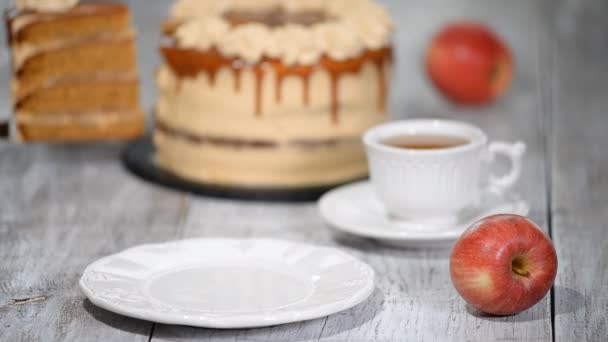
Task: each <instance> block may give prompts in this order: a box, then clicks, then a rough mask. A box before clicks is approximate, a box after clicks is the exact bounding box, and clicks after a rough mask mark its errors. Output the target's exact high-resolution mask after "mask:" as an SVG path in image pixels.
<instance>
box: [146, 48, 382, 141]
mask: <svg viewBox="0 0 608 342" xmlns="http://www.w3.org/2000/svg"><path fill="white" fill-rule="evenodd" d="M193 53H194V54H195V55H198V54H200V52H193ZM385 53H386V54H385ZM388 53H389V52H388V51H387V52H382V53H380V52H378V53H377V54H376V55H375V56H377V59H369V60H364V59H363V58H362V59H358V60H352V61H348V62H344V63H343V64H340V63H338V64H337V66H332V67H331V69H328V68H326V67H324V66H316V67H315V66H311V67H305V68H304V67H300V68H298V67H292V68H288V67H285V66H283V65H281V64H280V63H276V64H264V68H263V69H257V68H256V67H253V66H252V67H247V66H243V67H241V68H236V67H234V64H224V63H223V62H218V61H217V60H216V59H215V57H214V56H213V55H211V57H209V56H206V57H202V58H193V59H189V58H186V59H184V60H181V59H176V60H173V59H169V60H170V61H171V62H173V63H177V65H173V66H162V67H161V68H160V70H159V72H158V75H157V83H158V85H159V89H160V97H159V101H158V106H157V116H158V119H159V120H161V121H163V122H165V123H167V124H169V125H171V126H172V127H175V128H179V129H184V130H188V131H190V132H192V133H197V134H203V135H214V136H222V135H223V134H225V132H230V133H231V134H232V135H236V136H239V137H243V138H265V139H271V140H273V141H287V140H293V139H309V138H313V139H332V138H336V137H353V136H359V135H361V134H362V133H363V132H364V131H365V130H366V129H367V128H369V127H371V126H374V125H376V124H378V123H380V122H382V121H384V120H385V119H386V115H385V108H386V107H385V101H386V89H387V84H386V82H387V80H388V73H389V72H390V68H391V63H390V55H389V54H388ZM169 58H171V57H169ZM178 60H179V61H178ZM184 61H191V62H190V63H188V62H184ZM326 63H328V64H327V65H329V63H330V62H329V60H328V61H327V62H326ZM201 65H204V66H203V67H201ZM379 65H381V66H379ZM338 66H339V68H338ZM175 68H179V69H180V71H181V74H178V73H176V71H175V70H174V69H175ZM338 70H339V71H338Z"/></svg>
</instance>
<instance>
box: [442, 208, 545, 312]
mask: <svg viewBox="0 0 608 342" xmlns="http://www.w3.org/2000/svg"><path fill="white" fill-rule="evenodd" d="M556 272H557V255H556V254H555V248H553V244H552V243H551V240H550V239H549V237H548V236H547V235H546V234H545V233H544V232H543V231H542V230H540V228H538V226H537V225H536V224H534V222H532V221H530V220H528V219H527V218H525V217H521V216H517V215H494V216H490V217H487V218H484V219H482V220H481V221H479V222H477V223H475V224H474V225H473V226H471V227H470V228H469V229H467V230H466V231H465V232H464V233H463V234H462V236H461V237H460V239H459V240H458V241H457V242H456V245H455V246H454V250H453V251H452V256H451V257H450V274H451V276H452V283H453V284H454V287H455V288H456V290H457V291H458V293H459V294H460V295H461V296H462V298H464V300H465V301H467V303H469V304H470V305H471V306H473V307H474V308H476V309H478V310H479V311H482V312H485V313H488V314H492V315H512V314H515V313H518V312H521V311H524V310H526V309H528V308H530V307H532V306H533V305H534V304H536V303H538V301H540V300H541V299H542V298H543V297H544V296H545V295H546V294H547V292H548V291H549V290H550V289H551V286H552V285H553V281H554V280H555V274H556Z"/></svg>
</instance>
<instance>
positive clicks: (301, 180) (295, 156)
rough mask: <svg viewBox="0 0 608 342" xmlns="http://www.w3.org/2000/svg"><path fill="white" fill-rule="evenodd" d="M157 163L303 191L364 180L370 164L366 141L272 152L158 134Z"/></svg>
mask: <svg viewBox="0 0 608 342" xmlns="http://www.w3.org/2000/svg"><path fill="white" fill-rule="evenodd" d="M154 143H155V145H156V148H157V154H156V160H157V163H158V164H159V165H160V166H161V167H163V168H164V169H166V170H169V171H170V172H172V173H174V174H176V175H178V176H180V177H183V178H186V179H189V180H192V181H198V182H206V183H212V184H224V185H242V186H252V187H256V186H257V187H273V186H274V187H303V186H314V185H325V184H335V183H340V182H344V181H349V180H353V179H357V178H361V177H364V176H365V175H366V174H367V161H366V159H365V153H364V150H363V146H362V144H361V143H360V142H356V143H353V142H345V143H338V144H335V145H330V146H326V147H320V148H314V149H309V148H302V147H294V146H285V145H282V146H279V147H277V148H270V149H256V148H235V147H228V146H225V145H216V144H195V143H190V142H188V141H185V140H183V139H180V138H179V137H173V136H170V135H166V134H164V133H163V132H160V131H156V132H155V133H154Z"/></svg>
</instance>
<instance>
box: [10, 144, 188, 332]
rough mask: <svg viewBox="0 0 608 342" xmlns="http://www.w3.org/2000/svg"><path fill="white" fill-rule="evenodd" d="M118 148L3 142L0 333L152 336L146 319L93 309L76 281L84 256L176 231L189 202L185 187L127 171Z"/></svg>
mask: <svg viewBox="0 0 608 342" xmlns="http://www.w3.org/2000/svg"><path fill="white" fill-rule="evenodd" d="M120 149H121V146H120V145H116V144H109V145H98V146H93V145H83V146H61V145H58V146H42V145H40V146H33V145H32V146H3V147H0V174H1V175H2V177H1V178H0V193H1V194H2V196H1V197H0V260H2V262H0V275H1V276H0V327H1V328H0V341H93V340H99V341H122V340H128V341H132V340H138V341H147V340H148V337H149V333H150V330H151V328H152V324H151V323H149V322H144V321H139V320H135V319H131V318H127V317H123V316H120V315H115V314H113V313H110V312H107V311H105V310H102V309H99V308H96V307H95V306H93V305H92V304H91V303H89V302H88V301H87V300H85V298H84V297H83V295H82V293H81V292H80V290H79V289H78V279H79V278H80V275H81V273H82V271H83V269H84V267H86V265H87V264H89V263H91V262H92V261H94V260H96V259H98V258H100V257H102V256H104V255H107V254H110V253H114V252H117V251H120V250H122V249H124V248H126V247H129V246H132V245H134V244H139V243H143V242H146V241H149V242H154V241H164V240H166V239H170V238H172V237H173V236H175V235H176V234H177V232H176V229H177V227H179V222H180V221H181V220H182V219H183V217H184V213H185V211H186V210H187V204H186V202H185V198H184V196H183V195H180V194H177V193H172V192H167V191H160V190H159V189H157V188H155V187H148V186H144V185H143V184H141V183H140V182H138V181H137V180H135V179H133V178H132V177H131V176H130V175H128V174H127V173H126V172H125V171H123V170H122V168H121V166H120V164H118V163H117V162H116V161H117V158H118V154H119V151H120ZM150 199H154V200H150Z"/></svg>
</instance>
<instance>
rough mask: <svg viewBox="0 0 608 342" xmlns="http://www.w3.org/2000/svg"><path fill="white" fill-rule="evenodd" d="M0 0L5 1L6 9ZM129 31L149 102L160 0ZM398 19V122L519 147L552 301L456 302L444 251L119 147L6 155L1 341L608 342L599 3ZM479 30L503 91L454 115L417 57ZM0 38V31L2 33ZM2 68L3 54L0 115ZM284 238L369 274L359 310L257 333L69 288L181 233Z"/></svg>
mask: <svg viewBox="0 0 608 342" xmlns="http://www.w3.org/2000/svg"><path fill="white" fill-rule="evenodd" d="M2 2H4V3H7V2H8V0H2V1H0V3H2ZM130 3H131V6H132V7H133V8H134V10H135V19H136V23H137V25H138V26H139V32H140V34H139V38H140V58H141V70H142V79H143V82H144V94H143V100H144V103H145V104H146V106H147V107H148V108H149V109H150V110H151V108H152V104H153V102H154V97H155V92H154V85H153V71H154V68H155V66H156V65H157V64H158V61H159V60H158V57H157V53H156V47H157V45H158V35H156V34H155V33H154V32H157V31H158V30H159V27H158V25H159V22H160V20H161V19H162V18H163V17H164V16H165V13H166V10H167V7H168V5H169V3H168V1H145V2H144V1H143V0H137V1H136V0H133V1H130ZM386 3H387V5H388V7H389V8H390V10H391V13H392V14H393V15H394V16H395V18H396V19H397V20H396V21H397V31H398V33H397V35H396V43H397V50H398V51H397V55H398V60H397V62H398V67H397V70H396V80H395V83H394V87H393V88H392V89H393V93H392V99H391V110H392V115H393V117H395V118H400V117H413V116H417V117H418V116H434V117H447V118H455V119H460V120H466V121H469V122H472V123H475V124H477V125H479V126H481V127H482V128H484V129H486V130H487V131H488V133H489V134H490V136H491V137H492V138H494V139H504V140H514V139H522V140H524V141H525V142H526V143H527V144H528V151H529V152H528V154H527V157H526V160H525V162H526V163H525V168H524V175H523V180H522V182H521V183H520V184H519V186H518V191H519V192H520V193H521V194H522V195H524V196H525V197H526V198H528V199H529V200H530V201H531V203H532V212H531V215H530V217H531V218H532V219H533V220H535V221H536V222H537V223H538V224H539V225H541V226H542V227H543V228H544V229H546V230H547V231H548V233H549V234H550V235H551V236H552V238H553V240H554V243H555V246H556V248H557V252H558V256H559V262H560V265H559V272H558V276H557V280H556V283H555V287H554V288H553V290H552V291H551V294H550V295H548V296H547V297H546V298H544V299H543V300H542V301H541V302H540V303H539V304H538V305H536V306H534V307H533V308H532V309H530V310H528V311H525V312H523V313H521V314H519V315H516V316H512V317H484V316H481V315H479V314H478V313H476V312H474V311H473V310H470V309H469V308H467V306H466V305H465V304H464V302H463V301H462V300H461V299H460V298H459V296H458V295H457V293H456V291H455V290H454V289H453V288H452V286H451V283H450V279H449V275H448V256H449V253H450V250H449V249H434V250H430V249H429V250H427V249H420V250H412V249H396V248H390V247H385V246H383V245H380V244H377V243H375V242H373V241H369V240H363V239H359V238H355V237H348V236H340V235H336V234H334V233H332V231H331V230H330V229H328V227H327V226H326V225H325V224H324V223H323V222H322V220H321V218H320V217H319V215H318V213H317V209H316V206H315V204H314V203H307V204H269V203H247V202H239V201H228V200H219V199H212V198H200V197H193V196H190V195H188V194H184V193H180V192H175V191H170V190H166V189H163V188H160V187H157V186H153V185H150V184H147V183H144V182H142V181H140V180H139V179H136V178H135V177H133V176H132V175H130V174H129V173H128V172H126V171H125V170H124V168H123V167H122V166H121V164H120V163H119V161H118V158H119V154H120V151H121V149H122V147H123V146H122V145H120V144H109V145H104V144H98V145H92V144H91V145H80V146H47V145H36V146H17V145H8V144H4V145H1V147H0V194H1V196H0V340H1V341H39V340H56V341H132V340H137V341H149V340H152V341H188V340H203V341H212V340H213V341H216V340H217V341H315V340H323V341H347V340H348V341H423V340H424V341H448V340H454V341H464V340H475V341H492V340H525V341H551V340H554V341H581V340H587V341H606V340H608V271H607V268H608V233H607V232H606V229H607V228H606V226H607V223H608V210H606V209H607V208H606V206H607V205H608V132H607V131H608V88H607V86H606V84H607V83H606V82H607V79H608V37H607V33H608V2H607V1H605V0H596V1H566V0H559V1H552V0H544V1H533V0H517V1H514V0H511V1H503V0H486V1H474V0H458V1H456V0H427V1H404V0H393V1H386ZM461 17H470V18H480V19H481V20H483V21H486V22H488V23H490V24H491V25H492V26H493V27H494V28H495V29H496V30H497V31H498V32H500V34H501V35H502V36H503V37H504V38H505V39H506V40H507V41H508V42H509V44H510V45H511V46H512V48H513V50H514V53H515V57H516V61H517V77H516V79H515V83H514V86H513V88H512V90H511V91H510V92H509V94H508V95H507V96H506V97H504V98H502V99H501V100H500V101H499V102H498V103H496V104H495V105H492V106H488V107H485V108H481V109H472V108H471V109H467V108H462V107H456V106H454V105H451V104H449V103H447V102H446V101H444V100H443V99H442V98H441V97H440V96H439V95H438V94H437V92H436V91H435V90H434V89H433V88H432V87H431V86H430V84H429V83H428V81H427V80H426V78H425V75H424V72H423V69H422V56H423V51H424V47H425V46H426V44H427V42H428V40H429V37H430V35H431V34H432V33H433V32H434V31H435V30H436V29H437V28H438V27H439V25H440V24H441V23H442V22H444V21H445V20H448V19H453V18H461ZM2 36H4V35H3V34H2ZM8 65H9V60H8V52H7V51H6V49H3V50H1V51H0V79H1V80H2V81H1V82H0V87H1V90H2V91H1V92H0V104H1V105H2V107H1V108H0V110H1V111H2V112H3V113H8V112H9V111H10V109H9V105H8V103H9V102H8V77H9V66H8ZM202 236H205V237H216V236H227V237H254V236H255V237H278V238H284V239H289V240H295V241H305V242H312V243H317V244H322V245H332V246H337V247H339V248H342V249H344V250H346V251H348V252H350V253H353V254H355V255H356V256H358V257H359V258H361V259H362V260H364V261H365V262H367V263H369V264H370V265H371V266H372V267H373V268H374V269H375V270H376V272H377V275H378V277H377V279H378V280H377V288H376V291H375V293H374V294H373V295H372V297H371V298H370V299H369V300H368V301H366V302H365V303H363V304H361V305H359V306H357V307H355V308H353V309H351V310H348V311H345V312H342V313H339V314H335V315H332V316H330V317H327V318H322V319H317V320H313V321H309V322H303V323H295V324H288V325H283V326H277V327H271V328H263V329H251V330H227V331H218V330H207V329H198V328H189V327H182V326H168V325H161V324H153V323H150V322H145V321H140V320H136V319H131V318H127V317H123V316H120V315H117V314H113V313H111V312H108V311H105V310H102V309H99V308H97V307H95V306H93V305H92V304H91V303H90V302H89V301H87V300H86V299H85V298H84V296H83V295H82V293H81V292H80V291H79V289H78V286H77V282H78V279H79V277H80V275H81V272H82V271H83V269H84V267H85V266H86V265H87V264H89V263H90V262H92V261H94V260H96V259H97V258H100V257H102V256H105V255H107V254H111V253H115V252H118V251H120V250H122V249H124V248H127V247H130V246H133V245H137V244H141V243H149V242H160V241H167V240H172V239H181V238H189V237H202Z"/></svg>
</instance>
